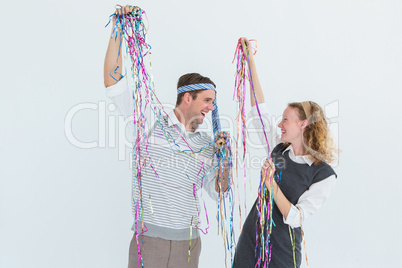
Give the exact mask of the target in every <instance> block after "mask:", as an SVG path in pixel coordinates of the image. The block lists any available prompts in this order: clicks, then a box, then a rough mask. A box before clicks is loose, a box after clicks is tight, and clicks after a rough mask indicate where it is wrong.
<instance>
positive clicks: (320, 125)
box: [288, 101, 338, 164]
mask: <svg viewBox="0 0 402 268" xmlns="http://www.w3.org/2000/svg"><path fill="white" fill-rule="evenodd" d="M308 103H309V104H310V107H311V110H310V113H311V115H310V116H309V118H307V116H306V113H305V111H304V109H303V106H302V104H301V103H300V102H292V103H289V104H288V106H289V107H291V108H294V109H296V110H297V111H298V114H299V119H300V120H306V119H307V120H308V125H307V127H306V128H305V129H304V132H303V136H304V147H305V148H306V150H307V153H308V154H309V155H310V156H311V157H312V159H313V160H314V164H318V163H319V162H320V161H323V162H326V163H332V162H333V161H335V160H336V159H337V154H338V150H337V149H336V147H335V143H334V140H333V139H332V137H331V133H330V130H329V127H328V123H327V120H326V119H325V115H324V112H323V110H322V109H321V107H320V106H319V105H318V104H317V103H315V102H312V101H309V102H308Z"/></svg>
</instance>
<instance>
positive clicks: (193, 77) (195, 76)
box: [176, 73, 216, 107]
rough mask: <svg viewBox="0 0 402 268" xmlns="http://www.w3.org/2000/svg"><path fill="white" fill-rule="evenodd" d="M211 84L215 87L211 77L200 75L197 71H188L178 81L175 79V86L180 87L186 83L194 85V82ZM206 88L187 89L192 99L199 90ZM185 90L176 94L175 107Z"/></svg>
mask: <svg viewBox="0 0 402 268" xmlns="http://www.w3.org/2000/svg"><path fill="white" fill-rule="evenodd" d="M206 83H208V84H212V85H214V87H216V85H215V83H214V82H212V80H211V79H209V78H208V77H205V76H202V75H200V74H199V73H188V74H184V75H182V76H181V77H180V78H179V81H177V88H179V87H182V86H187V85H194V84H206ZM203 90H206V89H200V90H193V91H188V93H190V95H191V97H192V98H193V100H195V99H196V98H197V95H198V93H200V92H201V91H203ZM186 93H187V92H182V93H180V94H179V95H177V100H176V107H177V106H179V105H180V103H181V101H182V100H183V96H184V94H186Z"/></svg>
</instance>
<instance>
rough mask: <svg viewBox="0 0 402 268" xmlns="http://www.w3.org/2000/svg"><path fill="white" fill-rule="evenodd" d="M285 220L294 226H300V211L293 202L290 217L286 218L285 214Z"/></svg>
mask: <svg viewBox="0 0 402 268" xmlns="http://www.w3.org/2000/svg"><path fill="white" fill-rule="evenodd" d="M283 222H284V223H285V224H287V225H290V227H292V228H296V227H300V211H299V210H298V209H297V207H295V206H294V205H293V204H292V205H291V207H290V210H289V213H288V217H287V218H286V219H285V216H283Z"/></svg>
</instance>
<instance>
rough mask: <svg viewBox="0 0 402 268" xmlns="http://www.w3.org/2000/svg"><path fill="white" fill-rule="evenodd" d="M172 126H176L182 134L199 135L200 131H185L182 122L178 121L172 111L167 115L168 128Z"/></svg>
mask: <svg viewBox="0 0 402 268" xmlns="http://www.w3.org/2000/svg"><path fill="white" fill-rule="evenodd" d="M173 125H176V126H178V127H179V128H180V129H181V130H182V131H183V132H184V133H197V132H200V133H201V130H199V129H198V128H197V129H196V130H195V131H194V132H191V131H187V130H186V127H185V126H184V125H183V123H182V122H180V121H179V119H178V118H177V116H176V114H175V113H174V109H173V110H171V111H170V112H169V113H168V126H169V127H171V126H173Z"/></svg>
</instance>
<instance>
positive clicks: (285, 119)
mask: <svg viewBox="0 0 402 268" xmlns="http://www.w3.org/2000/svg"><path fill="white" fill-rule="evenodd" d="M305 121H306V120H300V119H299V114H298V112H297V110H296V109H295V108H292V107H288V108H286V109H285V111H284V112H283V116H282V121H281V122H280V123H279V125H278V127H279V128H280V129H281V132H282V135H281V141H283V142H289V143H292V144H294V143H298V142H302V137H303V136H302V135H303V132H302V130H303V129H304V128H305V125H307V124H306V122H305Z"/></svg>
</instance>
